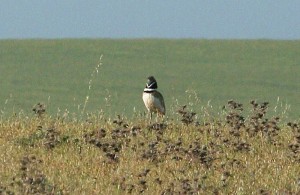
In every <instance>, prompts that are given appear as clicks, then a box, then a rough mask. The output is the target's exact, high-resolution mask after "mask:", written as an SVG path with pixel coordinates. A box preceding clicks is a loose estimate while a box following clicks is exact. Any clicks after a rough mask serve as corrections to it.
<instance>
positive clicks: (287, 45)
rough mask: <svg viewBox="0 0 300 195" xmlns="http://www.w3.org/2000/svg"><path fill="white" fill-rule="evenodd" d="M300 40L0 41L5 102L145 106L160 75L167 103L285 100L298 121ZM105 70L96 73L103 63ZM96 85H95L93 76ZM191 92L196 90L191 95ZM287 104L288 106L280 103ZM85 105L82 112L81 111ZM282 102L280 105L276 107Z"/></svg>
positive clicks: (15, 107)
mask: <svg viewBox="0 0 300 195" xmlns="http://www.w3.org/2000/svg"><path fill="white" fill-rule="evenodd" d="M299 43H300V42H299V41H269V40H253V41H250V40H245V41H244V40H231V41H230V40H228V41H223V40H160V39H157V40H156V39H154V40H152V39H149V40H147V39H146V40H109V39H108V40H88V39H87V40H84V39H82V40H81V39H79V40H1V41H0V59H1V60H0V74H1V77H0V78H1V93H0V108H1V110H2V112H4V113H9V114H10V113H11V112H13V111H14V112H19V111H20V110H21V109H22V110H23V111H24V112H25V113H30V112H31V108H32V106H33V105H35V104H36V103H38V102H43V103H45V104H46V105H47V110H48V112H50V113H52V114H56V113H57V112H58V108H59V109H60V110H61V111H62V112H63V111H64V110H65V109H68V110H69V111H70V112H71V113H73V112H75V113H78V111H79V110H81V109H82V107H83V104H84V102H85V98H86V96H87V95H88V96H89V102H88V104H87V107H86V108H87V109H86V110H87V111H88V112H98V111H100V110H103V111H104V112H105V113H108V114H116V113H117V114H119V113H122V114H126V115H127V116H132V113H133V110H134V108H135V110H136V112H144V111H145V108H144V106H143V103H142V101H141V93H142V90H143V88H144V86H145V82H146V77H147V76H149V75H154V76H155V77H156V78H157V80H158V83H159V90H160V91H161V92H162V93H163V94H164V96H165V99H166V104H167V107H172V105H174V104H176V102H177V101H176V100H178V102H179V104H186V102H187V100H188V98H189V96H190V95H191V94H190V93H193V91H195V92H196V93H197V95H198V98H199V100H200V106H199V107H201V106H203V105H206V104H207V103H208V101H210V104H211V105H212V106H213V107H214V108H216V109H218V108H219V107H221V106H223V105H225V104H226V102H227V100H229V99H234V100H237V101H239V102H242V103H244V104H246V103H248V102H249V101H250V100H252V99H258V100H259V101H269V102H270V103H271V107H273V108H274V107H275V106H276V105H277V104H278V102H277V98H278V97H279V98H280V101H279V104H280V106H281V107H283V108H282V109H283V110H285V106H286V105H290V108H291V109H290V110H289V115H291V116H292V117H294V118H295V119H298V116H299V112H300V111H299V110H300V104H299V103H298V97H299V95H300V92H299V90H298V89H299V87H300V78H299V77H298V72H300V65H299V61H300V55H299V50H300V44H299ZM101 55H103V58H102V66H101V67H100V68H99V73H98V74H95V75H94V76H93V77H91V73H92V72H93V71H94V70H95V67H96V66H97V65H98V64H99V57H100V56H101ZM90 80H92V88H91V90H89V81H90ZM186 91H190V93H186ZM281 104H282V105H281ZM78 107H79V110H78ZM278 107H279V106H278Z"/></svg>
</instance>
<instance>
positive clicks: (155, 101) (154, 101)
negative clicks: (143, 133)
mask: <svg viewBox="0 0 300 195" xmlns="http://www.w3.org/2000/svg"><path fill="white" fill-rule="evenodd" d="M147 79H148V80H147V83H146V87H145V88H144V91H143V101H144V104H145V106H146V108H147V110H148V112H149V113H150V119H152V113H157V114H159V115H161V116H164V115H165V114H166V107H165V101H164V97H163V96H162V94H161V93H160V92H159V91H157V82H156V79H155V78H154V76H149V77H148V78H147Z"/></svg>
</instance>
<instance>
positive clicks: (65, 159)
mask: <svg viewBox="0 0 300 195" xmlns="http://www.w3.org/2000/svg"><path fill="white" fill-rule="evenodd" d="M250 105H251V106H252V108H251V111H250V114H249V116H244V108H243V105H242V104H239V103H237V102H235V101H232V100H231V101H229V102H228V104H227V105H226V106H225V111H224V114H225V115H224V116H223V115H220V116H218V117H217V118H216V117H214V118H211V117H208V118H210V119H202V118H201V117H199V116H198V114H197V113H196V112H195V111H190V110H189V109H190V107H188V106H183V107H180V108H179V109H177V110H178V111H177V112H178V118H177V119H176V117H175V116H174V118H173V119H165V120H162V121H159V122H158V121H156V122H154V121H152V122H151V123H150V124H149V121H148V119H146V118H143V117H140V118H136V119H134V120H129V119H127V118H125V117H123V116H121V115H118V116H117V117H116V118H115V119H107V118H105V117H103V116H102V115H101V114H100V115H96V114H91V115H88V116H89V117H88V118H87V119H86V120H82V121H80V120H74V119H68V118H64V120H62V119H61V118H53V117H51V116H48V115H47V114H46V110H45V109H44V108H46V107H44V106H41V104H40V105H38V106H37V107H36V108H35V110H34V113H35V116H31V117H28V116H21V115H18V116H13V117H11V118H8V119H4V120H2V121H1V124H0V150H1V151H3V152H2V153H1V154H0V164H1V165H0V194H140V193H145V194H297V193H300V186H299V181H300V169H299V162H300V160H299V159H300V155H299V154H300V152H299V151H300V125H299V124H298V123H296V122H289V123H288V124H287V125H284V124H281V123H280V118H279V117H270V118H268V117H267V111H268V103H261V104H259V103H257V102H256V101H251V103H250ZM38 110H41V112H38ZM199 115H201V113H200V114H199Z"/></svg>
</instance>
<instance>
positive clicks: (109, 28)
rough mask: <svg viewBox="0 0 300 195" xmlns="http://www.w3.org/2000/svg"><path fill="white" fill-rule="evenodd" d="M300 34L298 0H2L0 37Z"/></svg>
mask: <svg viewBox="0 0 300 195" xmlns="http://www.w3.org/2000/svg"><path fill="white" fill-rule="evenodd" d="M8 38H205V39H216V38H217V39H300V1H299V0H223V1H222V0H0V39H8Z"/></svg>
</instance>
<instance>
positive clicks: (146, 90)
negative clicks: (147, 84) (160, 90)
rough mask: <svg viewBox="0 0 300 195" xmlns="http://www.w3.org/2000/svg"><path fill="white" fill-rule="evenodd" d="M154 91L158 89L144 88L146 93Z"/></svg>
mask: <svg viewBox="0 0 300 195" xmlns="http://www.w3.org/2000/svg"><path fill="white" fill-rule="evenodd" d="M154 91H156V89H149V88H145V89H144V92H145V93H152V92H154Z"/></svg>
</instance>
